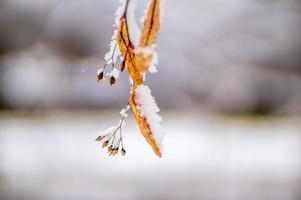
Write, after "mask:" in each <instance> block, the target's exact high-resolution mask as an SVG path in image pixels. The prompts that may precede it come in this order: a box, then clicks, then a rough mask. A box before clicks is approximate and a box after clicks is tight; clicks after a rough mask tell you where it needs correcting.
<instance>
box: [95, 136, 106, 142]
mask: <svg viewBox="0 0 301 200" xmlns="http://www.w3.org/2000/svg"><path fill="white" fill-rule="evenodd" d="M103 138H104V137H103V136H98V137H97V138H96V140H95V141H101V140H102V139H103Z"/></svg>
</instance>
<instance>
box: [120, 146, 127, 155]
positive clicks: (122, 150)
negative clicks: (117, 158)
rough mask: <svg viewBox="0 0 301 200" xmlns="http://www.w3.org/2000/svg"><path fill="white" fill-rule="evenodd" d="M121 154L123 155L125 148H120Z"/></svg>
mask: <svg viewBox="0 0 301 200" xmlns="http://www.w3.org/2000/svg"><path fill="white" fill-rule="evenodd" d="M121 154H122V155H123V156H125V154H126V150H125V149H124V148H122V149H121Z"/></svg>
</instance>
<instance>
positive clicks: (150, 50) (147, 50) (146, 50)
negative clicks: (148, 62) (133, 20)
mask: <svg viewBox="0 0 301 200" xmlns="http://www.w3.org/2000/svg"><path fill="white" fill-rule="evenodd" d="M155 48H156V45H155V44H154V45H151V46H149V47H137V48H136V49H135V53H136V54H139V53H143V55H144V56H149V55H152V54H153V53H154V50H155Z"/></svg>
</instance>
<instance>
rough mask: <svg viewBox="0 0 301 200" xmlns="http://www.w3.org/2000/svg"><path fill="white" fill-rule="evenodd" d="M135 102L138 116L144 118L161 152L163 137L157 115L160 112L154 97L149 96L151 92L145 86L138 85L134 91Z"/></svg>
mask: <svg viewBox="0 0 301 200" xmlns="http://www.w3.org/2000/svg"><path fill="white" fill-rule="evenodd" d="M135 101H136V103H137V106H138V109H139V110H140V114H141V115H142V116H143V117H145V118H146V120H147V122H148V124H149V126H150V129H151V131H152V134H153V136H154V137H155V140H156V143H157V145H158V146H159V148H160V149H161V150H162V141H163V137H164V135H163V134H162V132H161V125H160V123H161V121H162V117H161V116H159V115H158V112H159V111H160V109H159V107H158V106H157V104H156V102H155V99H154V97H153V96H152V95H151V90H150V89H149V87H147V86H146V85H140V86H138V87H137V89H136V95H135Z"/></svg>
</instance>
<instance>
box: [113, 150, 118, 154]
mask: <svg viewBox="0 0 301 200" xmlns="http://www.w3.org/2000/svg"><path fill="white" fill-rule="evenodd" d="M117 153H118V149H117V148H116V149H114V151H113V156H115V155H116V154H117Z"/></svg>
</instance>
